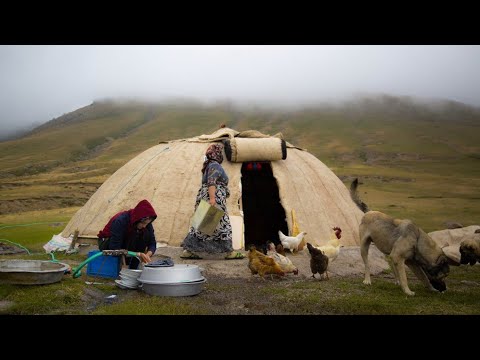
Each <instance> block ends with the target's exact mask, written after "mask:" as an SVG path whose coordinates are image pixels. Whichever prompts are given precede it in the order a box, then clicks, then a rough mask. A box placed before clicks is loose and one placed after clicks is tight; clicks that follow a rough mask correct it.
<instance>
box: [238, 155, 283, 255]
mask: <svg viewBox="0 0 480 360" xmlns="http://www.w3.org/2000/svg"><path fill="white" fill-rule="evenodd" d="M242 208H243V221H244V225H245V250H248V248H249V246H250V245H255V247H256V248H257V250H259V251H262V249H264V248H265V245H266V243H267V242H268V241H272V242H273V243H274V244H275V245H277V244H279V243H280V239H279V237H278V230H281V231H282V232H283V233H284V234H288V225H287V221H286V216H285V209H284V208H283V206H282V204H281V203H280V196H279V193H278V186H277V181H276V180H275V178H274V177H273V172H272V167H271V165H270V162H244V163H243V164H242Z"/></svg>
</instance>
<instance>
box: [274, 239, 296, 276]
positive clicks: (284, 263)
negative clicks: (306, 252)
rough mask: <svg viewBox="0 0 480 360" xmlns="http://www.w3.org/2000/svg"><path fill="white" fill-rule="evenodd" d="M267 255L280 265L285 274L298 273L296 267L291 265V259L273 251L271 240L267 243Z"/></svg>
mask: <svg viewBox="0 0 480 360" xmlns="http://www.w3.org/2000/svg"><path fill="white" fill-rule="evenodd" d="M267 256H268V257H271V258H272V259H273V260H275V262H276V263H277V264H278V265H280V267H281V268H282V270H283V272H285V273H286V274H288V273H294V274H295V275H298V268H297V267H296V266H295V265H293V263H292V260H290V259H289V258H287V257H286V256H283V255H280V254H279V253H277V252H276V251H275V245H274V244H273V243H272V242H269V243H268V250H267Z"/></svg>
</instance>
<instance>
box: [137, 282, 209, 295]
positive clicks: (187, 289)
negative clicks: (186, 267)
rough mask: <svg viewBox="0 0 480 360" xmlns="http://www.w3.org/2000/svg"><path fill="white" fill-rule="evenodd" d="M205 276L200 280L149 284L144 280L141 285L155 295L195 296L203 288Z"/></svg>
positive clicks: (147, 291)
mask: <svg viewBox="0 0 480 360" xmlns="http://www.w3.org/2000/svg"><path fill="white" fill-rule="evenodd" d="M205 282H206V280H205V278H202V280H200V281H192V282H183V283H172V284H165V283H164V284H149V283H146V282H144V283H143V284H142V285H141V288H142V290H143V291H145V292H146V293H147V294H149V295H155V296H193V295H197V294H199V293H200V292H201V291H202V290H203V284H205Z"/></svg>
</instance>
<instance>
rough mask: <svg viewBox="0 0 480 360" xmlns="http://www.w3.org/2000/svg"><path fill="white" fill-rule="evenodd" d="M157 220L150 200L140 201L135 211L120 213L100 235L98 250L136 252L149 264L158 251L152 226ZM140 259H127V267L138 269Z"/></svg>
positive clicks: (111, 219)
mask: <svg viewBox="0 0 480 360" xmlns="http://www.w3.org/2000/svg"><path fill="white" fill-rule="evenodd" d="M156 218H157V214H156V213H155V210H154V208H153V206H152V204H150V203H149V202H148V200H142V201H140V202H139V203H138V204H137V205H136V206H135V207H134V208H133V209H130V210H125V211H120V212H119V213H117V214H115V215H114V216H112V217H111V218H110V220H109V221H108V223H107V225H105V227H104V228H103V230H100V232H99V233H98V235H97V237H98V249H99V250H119V249H126V250H129V251H134V252H137V257H138V259H140V260H141V261H142V262H143V263H149V262H150V261H151V256H152V255H153V254H155V251H156V249H157V242H156V240H155V232H154V230H153V225H152V221H153V220H155V219H156ZM138 259H137V258H130V257H127V258H126V265H129V268H130V269H137V268H138V265H139V264H140V262H139V260H138Z"/></svg>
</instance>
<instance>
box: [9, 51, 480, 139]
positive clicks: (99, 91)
mask: <svg viewBox="0 0 480 360" xmlns="http://www.w3.org/2000/svg"><path fill="white" fill-rule="evenodd" d="M479 65H480V46H477V45H475V46H473V45H472V46H454V45H453V46H450V45H449V46H443V45H442V46H430V45H428V46H427V45H425V46H424V45H414V46H408V45H401V46H399V45H395V46H385V45H378V46H367V45H355V46H344V45H338V46H334V45H328V46H325V45H311V46H303V45H302V46H295V45H292V46H290V45H289V46H263V45H254V46H239V45H235V46H205V45H196V46H185V45H182V46H173V45H169V46H165V45H151V46H136V45H131V46H108V45H95V46H93V45H92V46H91V45H74V46H50V45H48V46H47V45H36V46H25V45H19V46H15V45H12V46H10V45H9V46H0V79H1V81H0V137H2V136H3V137H4V136H5V135H6V134H12V133H14V132H15V131H20V130H25V129H29V128H32V127H35V126H38V125H40V124H42V123H45V122H47V121H49V120H51V119H53V118H56V117H59V116H61V115H62V114H65V113H68V112H71V111H74V110H76V109H78V108H81V107H83V106H86V105H89V104H91V103H92V102H93V101H96V100H100V99H105V98H111V99H145V100H148V101H169V100H174V99H192V100H195V101H199V102H203V103H205V104H212V103H215V102H217V101H225V100H231V101H233V102H238V103H241V104H265V105H268V106H270V107H272V106H274V107H275V106H277V107H285V106H294V107H298V106H302V105H304V104H307V105H312V104H319V103H325V102H339V101H344V100H348V99H351V98H352V97H358V96H376V95H378V94H388V95H393V96H408V97H413V98H418V99H420V100H424V101H433V100H442V99H445V100H451V101H456V102H461V103H465V104H468V105H473V106H476V107H478V106H480V71H479Z"/></svg>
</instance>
